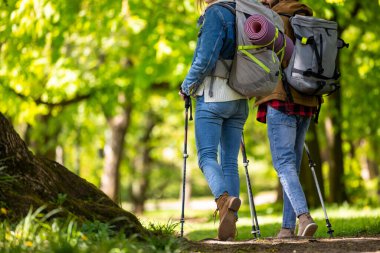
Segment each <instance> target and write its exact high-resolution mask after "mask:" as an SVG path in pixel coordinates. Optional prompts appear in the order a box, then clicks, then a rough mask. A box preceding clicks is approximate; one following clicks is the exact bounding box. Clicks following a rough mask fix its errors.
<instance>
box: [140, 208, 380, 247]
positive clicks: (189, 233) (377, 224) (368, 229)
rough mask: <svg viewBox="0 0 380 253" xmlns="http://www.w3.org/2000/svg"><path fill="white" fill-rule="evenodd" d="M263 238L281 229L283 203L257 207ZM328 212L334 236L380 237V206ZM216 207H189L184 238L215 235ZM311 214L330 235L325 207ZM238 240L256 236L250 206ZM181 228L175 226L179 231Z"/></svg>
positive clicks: (321, 232) (160, 216)
mask: <svg viewBox="0 0 380 253" xmlns="http://www.w3.org/2000/svg"><path fill="white" fill-rule="evenodd" d="M256 209H257V210H256V211H257V216H258V222H259V226H260V232H261V237H262V238H265V237H273V236H276V234H277V233H278V231H279V229H280V228H281V219H282V216H281V215H282V214H281V206H280V205H278V204H265V205H260V206H258V207H256ZM326 209H327V214H328V217H329V220H330V223H331V225H332V229H333V230H334V233H333V235H334V237H357V236H380V207H377V208H370V207H353V206H349V205H342V206H336V205H331V206H329V205H328V206H326ZM180 211H181V210H180V206H179V207H178V210H166V211H161V212H159V211H151V212H147V213H146V214H144V216H141V217H140V219H141V220H142V221H143V222H144V221H154V222H158V223H160V222H165V219H172V220H178V217H179V216H180ZM213 211H214V210H213V209H210V210H186V212H185V224H184V230H185V237H186V238H188V239H190V240H195V241H197V240H202V239H205V238H215V237H216V235H217V228H218V222H219V221H218V217H217V219H216V220H215V222H214V218H213V216H212V215H213ZM311 214H312V216H313V218H314V219H315V221H316V223H317V224H318V226H319V228H318V230H317V233H316V234H315V237H316V238H328V237H329V236H330V235H329V234H328V233H327V231H328V229H327V227H326V220H325V217H324V212H323V210H322V208H319V209H312V210H311ZM176 218H177V219H176ZM237 228H238V236H237V240H247V239H252V238H254V237H253V236H252V234H251V231H252V220H251V217H250V211H249V208H248V206H244V205H243V206H242V208H241V209H240V211H239V221H238V223H237ZM179 230H180V227H178V228H177V229H176V231H177V233H179Z"/></svg>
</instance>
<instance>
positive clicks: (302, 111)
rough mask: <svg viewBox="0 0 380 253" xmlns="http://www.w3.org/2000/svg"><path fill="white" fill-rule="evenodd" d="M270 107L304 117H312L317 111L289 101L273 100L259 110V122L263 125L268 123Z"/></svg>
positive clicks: (314, 108) (257, 117) (262, 105)
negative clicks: (268, 108)
mask: <svg viewBox="0 0 380 253" xmlns="http://www.w3.org/2000/svg"><path fill="white" fill-rule="evenodd" d="M268 105H270V106H271V107H273V108H274V109H276V110H279V111H280V112H283V113H286V114H288V115H299V116H303V117H311V116H313V115H314V113H315V112H316V111H317V108H316V107H310V106H304V105H300V104H295V103H293V102H288V101H280V100H271V101H268V102H266V103H264V104H260V105H259V109H258V110H257V115H256V119H257V121H259V122H262V123H266V122H267V107H268Z"/></svg>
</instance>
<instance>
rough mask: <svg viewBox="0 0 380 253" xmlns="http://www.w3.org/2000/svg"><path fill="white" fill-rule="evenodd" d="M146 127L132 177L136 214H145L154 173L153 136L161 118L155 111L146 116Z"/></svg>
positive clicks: (140, 141)
mask: <svg viewBox="0 0 380 253" xmlns="http://www.w3.org/2000/svg"><path fill="white" fill-rule="evenodd" d="M146 115H147V116H146V120H147V122H146V124H145V125H146V126H145V129H144V134H143V136H142V137H141V138H140V140H139V142H138V147H137V150H139V152H138V154H139V155H138V156H137V157H136V159H135V160H134V166H133V171H132V177H133V178H134V182H133V185H132V186H131V192H130V194H131V199H132V205H133V208H134V209H133V211H134V213H143V212H144V211H145V201H146V200H147V198H148V196H147V190H148V188H149V181H150V174H151V171H152V168H151V163H152V158H151V151H152V148H151V142H150V141H151V136H152V132H153V129H154V127H155V126H156V124H157V122H158V121H159V118H158V116H157V115H155V114H154V112H153V111H149V112H148V113H147V114H146Z"/></svg>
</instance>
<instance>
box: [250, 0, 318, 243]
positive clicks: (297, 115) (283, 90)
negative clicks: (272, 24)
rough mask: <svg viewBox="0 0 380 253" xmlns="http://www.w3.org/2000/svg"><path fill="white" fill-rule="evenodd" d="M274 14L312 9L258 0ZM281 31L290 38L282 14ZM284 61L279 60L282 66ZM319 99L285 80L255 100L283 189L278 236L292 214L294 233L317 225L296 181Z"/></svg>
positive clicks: (287, 231)
mask: <svg viewBox="0 0 380 253" xmlns="http://www.w3.org/2000/svg"><path fill="white" fill-rule="evenodd" d="M262 2H263V4H266V5H268V6H269V7H270V8H272V10H274V11H276V12H277V13H287V14H290V15H293V14H294V11H296V10H301V9H302V11H303V13H304V14H306V15H309V16H312V15H313V12H312V10H311V9H310V8H309V7H307V6H306V5H304V4H301V3H299V2H298V0H262ZM281 18H282V19H283V21H284V27H285V33H286V35H288V36H289V37H290V38H294V36H293V29H292V28H291V26H290V24H289V17H287V16H282V15H281ZM286 66H287V63H286V62H282V67H286ZM320 102H321V101H320V99H319V98H318V97H316V96H306V95H303V94H300V93H299V92H297V91H296V90H294V89H293V88H292V87H290V85H287V84H286V82H285V81H283V80H279V83H278V85H277V87H276V88H275V90H274V91H273V92H272V94H270V95H268V96H266V97H261V98H258V99H257V100H256V104H255V105H256V106H258V111H257V116H256V118H257V120H258V121H259V122H262V123H266V124H267V131H268V138H269V142H270V149H271V154H272V162H273V166H274V168H275V170H276V172H277V175H278V177H279V179H280V182H281V184H282V188H283V195H284V204H283V219H282V228H281V230H280V232H279V233H278V235H277V237H278V238H294V237H295V227H296V217H297V218H298V219H299V226H298V234H297V235H298V236H313V235H314V233H315V232H316V230H317V228H318V226H317V224H316V223H315V222H314V220H313V219H312V217H311V216H310V213H309V209H308V206H307V202H306V198H305V194H304V192H303V190H302V186H301V183H300V180H299V173H300V168H301V160H302V154H303V145H304V141H305V136H306V132H307V130H308V128H309V125H310V120H311V117H312V116H313V115H315V114H318V110H317V108H319V105H320Z"/></svg>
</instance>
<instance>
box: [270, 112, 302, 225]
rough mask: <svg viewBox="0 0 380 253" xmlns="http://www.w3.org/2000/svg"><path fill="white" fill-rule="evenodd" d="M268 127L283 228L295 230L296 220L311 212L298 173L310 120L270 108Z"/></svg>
mask: <svg viewBox="0 0 380 253" xmlns="http://www.w3.org/2000/svg"><path fill="white" fill-rule="evenodd" d="M267 125H268V137H269V142H270V149H271V153H272V162H273V166H274V168H275V169H276V171H277V175H278V177H279V178H280V182H281V184H282V188H283V193H284V194H283V195H284V206H283V214H282V215H283V217H282V227H283V228H291V229H294V228H295V226H296V217H298V216H299V215H301V214H303V213H307V212H309V210H308V207H307V202H306V198H305V194H304V192H303V190H302V186H301V183H300V180H299V173H300V169H301V160H302V154H303V145H304V141H305V136H306V132H307V130H308V128H309V125H310V117H301V116H298V115H287V114H285V113H283V112H280V111H278V110H276V109H273V108H272V107H270V106H268V111H267Z"/></svg>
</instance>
